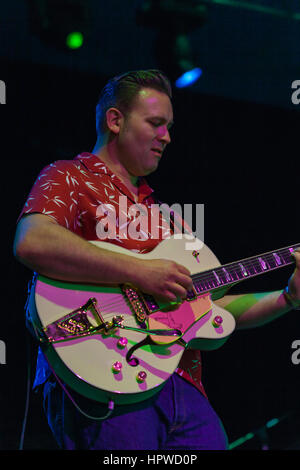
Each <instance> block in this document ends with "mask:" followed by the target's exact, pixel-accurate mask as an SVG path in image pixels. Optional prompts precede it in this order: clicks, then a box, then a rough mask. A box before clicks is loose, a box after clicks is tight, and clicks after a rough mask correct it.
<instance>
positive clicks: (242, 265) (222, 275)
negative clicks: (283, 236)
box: [192, 243, 300, 295]
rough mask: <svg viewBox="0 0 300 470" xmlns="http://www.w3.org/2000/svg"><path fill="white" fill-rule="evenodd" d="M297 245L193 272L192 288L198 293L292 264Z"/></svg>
mask: <svg viewBox="0 0 300 470" xmlns="http://www.w3.org/2000/svg"><path fill="white" fill-rule="evenodd" d="M298 247H300V244H299V243H298V244H296V245H291V246H288V247H285V248H280V249H278V250H276V251H269V252H268V253H264V254H261V255H258V256H252V257H250V258H245V259H243V260H240V261H235V262H233V263H228V264H225V265H223V266H219V267H217V268H215V269H211V270H208V271H203V272H201V273H199V274H194V275H192V279H193V284H194V289H195V291H196V292H197V294H199V295H200V294H203V293H205V292H208V291H211V290H212V289H217V288H219V287H224V286H230V285H232V284H235V283H237V282H241V281H244V280H246V279H250V278H252V277H255V276H259V275H260V274H265V273H267V272H269V271H274V270H276V269H279V268H282V267H284V266H288V265H289V264H293V262H294V261H293V258H292V256H291V254H292V253H293V251H294V250H295V249H296V248H298Z"/></svg>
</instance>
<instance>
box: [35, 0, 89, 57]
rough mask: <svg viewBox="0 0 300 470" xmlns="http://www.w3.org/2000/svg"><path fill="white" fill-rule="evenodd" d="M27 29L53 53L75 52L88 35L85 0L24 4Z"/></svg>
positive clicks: (53, 0)
mask: <svg viewBox="0 0 300 470" xmlns="http://www.w3.org/2000/svg"><path fill="white" fill-rule="evenodd" d="M27 5H28V16H29V20H30V29H31V31H32V33H33V34H35V35H37V36H38V37H39V38H40V39H41V41H42V42H44V43H46V44H48V45H50V46H52V47H55V48H57V49H64V50H66V49H69V50H70V49H71V50H74V49H79V48H80V47H81V46H82V44H83V37H85V38H86V37H87V35H88V31H89V27H88V25H89V3H88V2H86V1H85V0H27Z"/></svg>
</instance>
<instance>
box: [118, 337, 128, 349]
mask: <svg viewBox="0 0 300 470" xmlns="http://www.w3.org/2000/svg"><path fill="white" fill-rule="evenodd" d="M127 343H128V339H127V338H120V339H119V341H118V346H119V348H125V346H126V344H127Z"/></svg>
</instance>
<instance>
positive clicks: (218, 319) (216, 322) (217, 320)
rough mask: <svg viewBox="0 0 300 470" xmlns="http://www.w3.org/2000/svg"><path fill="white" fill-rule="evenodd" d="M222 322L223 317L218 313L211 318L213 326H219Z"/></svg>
mask: <svg viewBox="0 0 300 470" xmlns="http://www.w3.org/2000/svg"><path fill="white" fill-rule="evenodd" d="M222 323H223V318H222V317H221V316H220V315H217V316H216V317H214V318H213V321H212V324H213V326H214V328H219V326H221V325H222Z"/></svg>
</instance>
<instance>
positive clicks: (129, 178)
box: [92, 136, 138, 194]
mask: <svg viewBox="0 0 300 470" xmlns="http://www.w3.org/2000/svg"><path fill="white" fill-rule="evenodd" d="M92 153H93V154H94V155H96V156H97V157H99V158H101V160H102V161H103V162H104V163H105V164H106V165H107V166H108V167H109V168H110V170H111V171H112V172H113V173H115V174H116V175H117V176H118V177H119V178H120V179H121V180H122V181H123V183H124V184H125V185H126V186H127V187H128V189H129V190H130V191H132V192H133V193H134V194H137V187H138V177H137V176H133V175H131V174H130V173H129V172H128V171H127V169H126V168H125V166H124V165H123V164H122V163H121V161H120V158H119V157H118V152H117V148H116V143H115V139H114V138H112V139H111V140H110V139H109V138H108V137H105V136H98V138H97V142H96V144H95V146H94V148H93V150H92Z"/></svg>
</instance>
